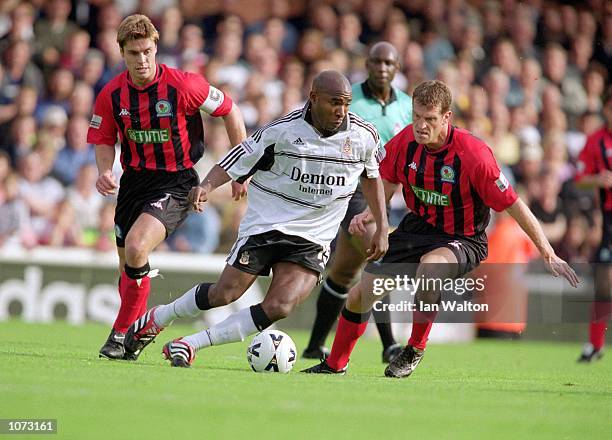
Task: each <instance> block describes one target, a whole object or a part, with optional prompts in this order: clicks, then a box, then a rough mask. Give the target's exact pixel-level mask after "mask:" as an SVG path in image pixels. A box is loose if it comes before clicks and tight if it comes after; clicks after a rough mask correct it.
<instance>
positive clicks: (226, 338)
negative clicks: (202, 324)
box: [182, 307, 258, 350]
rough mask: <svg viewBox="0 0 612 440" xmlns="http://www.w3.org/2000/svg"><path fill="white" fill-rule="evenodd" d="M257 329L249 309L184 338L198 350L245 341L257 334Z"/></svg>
mask: <svg viewBox="0 0 612 440" xmlns="http://www.w3.org/2000/svg"><path fill="white" fill-rule="evenodd" d="M257 331H258V330H257V327H256V326H255V323H254V322H253V318H252V317H251V308H250V307H247V308H246V309H242V310H240V311H239V312H237V313H234V314H233V315H230V316H228V317H227V318H226V319H224V320H223V321H221V322H219V323H218V324H215V325H213V326H212V327H210V328H208V329H206V330H203V331H201V332H199V333H196V334H194V335H189V336H185V337H184V338H182V339H183V340H184V341H185V342H187V343H188V344H189V345H191V346H192V347H193V348H195V349H196V350H199V349H200V348H204V347H209V346H211V345H223V344H229V343H230V342H238V341H244V338H245V337H246V336H249V335H252V334H253V333H257Z"/></svg>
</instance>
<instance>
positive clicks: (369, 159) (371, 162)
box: [365, 131, 385, 179]
mask: <svg viewBox="0 0 612 440" xmlns="http://www.w3.org/2000/svg"><path fill="white" fill-rule="evenodd" d="M375 133H376V136H374V135H373V134H372V133H371V132H369V131H368V132H367V133H366V136H367V137H366V161H365V172H366V176H367V177H368V179H376V178H377V177H378V176H379V175H380V173H379V171H378V168H379V164H380V162H381V161H382V160H383V159H384V157H385V149H384V148H383V147H382V145H380V137H378V133H377V132H375Z"/></svg>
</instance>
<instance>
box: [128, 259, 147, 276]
mask: <svg viewBox="0 0 612 440" xmlns="http://www.w3.org/2000/svg"><path fill="white" fill-rule="evenodd" d="M123 270H124V271H125V274H126V275H127V276H128V278H131V279H133V280H139V279H141V278H144V277H146V276H147V274H148V273H149V271H150V270H151V266H149V262H148V261H147V262H146V263H145V265H144V266H142V267H132V266H128V264H127V263H125V266H123Z"/></svg>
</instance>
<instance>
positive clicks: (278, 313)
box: [261, 300, 296, 322]
mask: <svg viewBox="0 0 612 440" xmlns="http://www.w3.org/2000/svg"><path fill="white" fill-rule="evenodd" d="M261 306H262V308H263V309H264V311H265V312H266V315H267V316H268V318H270V320H271V321H272V322H274V321H278V320H279V319H283V318H286V317H287V316H289V315H290V314H291V312H292V311H293V309H294V308H295V306H296V303H295V302H292V301H286V300H271V301H265V300H264V302H263V303H262V304H261Z"/></svg>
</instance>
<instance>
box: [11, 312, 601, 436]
mask: <svg viewBox="0 0 612 440" xmlns="http://www.w3.org/2000/svg"><path fill="white" fill-rule="evenodd" d="M107 332H108V329H107V328H106V327H102V326H98V325H87V326H84V327H72V326H69V325H66V324H60V323H58V324H52V325H29V324H23V323H21V322H5V323H0V363H1V365H2V366H1V367H0V396H1V397H0V418H56V419H58V435H57V436H49V437H43V438H62V439H64V438H66V439H69V438H70V439H105V440H106V439H114V438H117V439H118V438H122V439H142V438H152V439H157V438H201V439H216V438H245V439H259V438H287V439H299V438H308V439H312V438H317V439H323V438H325V439H326V438H330V439H331V438H333V439H338V438H369V439H378V438H385V439H386V438H415V439H420V438H435V439H445V438H449V439H460V438H470V439H473V438H486V437H488V438H495V439H503V438H509V439H510V438H511V439H516V438H542V439H544V438H546V439H555V440H557V439H574V438H575V439H585V438H607V436H608V435H610V428H611V427H612V422H611V421H610V417H609V416H610V408H611V404H612V356H610V357H609V358H605V357H604V359H603V360H602V361H600V362H598V363H595V364H592V365H577V364H576V362H575V360H576V357H577V355H578V352H579V347H578V346H577V345H576V344H560V343H559V344H550V343H536V342H510V341H502V342H476V343H472V344H461V345H432V346H430V347H429V349H428V351H427V353H426V356H425V358H424V360H423V362H422V363H421V365H420V366H419V368H418V369H417V370H416V372H415V373H414V375H413V376H412V377H411V378H409V379H404V380H395V379H387V378H385V377H383V369H384V366H383V364H382V363H381V362H380V344H379V343H378V342H377V341H374V340H362V341H360V342H359V344H358V345H357V348H356V350H355V352H354V354H353V357H352V361H351V365H350V368H349V373H348V375H347V376H345V377H340V376H319V375H306V374H300V373H299V372H298V371H299V370H300V369H302V368H305V367H308V366H310V365H313V364H314V362H313V361H311V360H303V359H299V361H298V362H297V364H296V366H295V368H294V370H293V371H292V372H291V373H290V374H289V375H282V374H256V373H253V372H252V371H251V370H250V368H249V366H248V363H247V361H246V354H245V353H246V347H247V345H248V340H247V341H245V342H243V343H239V344H229V345H225V346H221V347H213V348H212V349H207V350H202V351H200V352H199V353H198V356H197V358H196V361H195V363H194V366H193V367H192V368H191V369H171V368H170V367H169V364H168V362H166V361H164V360H163V359H162V357H161V354H160V351H161V348H162V345H163V343H165V342H166V341H167V340H169V339H171V338H174V337H177V336H180V335H183V334H185V333H191V330H190V329H188V328H185V327H179V326H172V327H170V328H169V329H167V330H166V331H164V332H163V333H162V334H161V335H160V336H159V337H158V341H157V343H156V344H152V345H150V346H149V347H147V349H146V350H145V352H144V353H143V355H141V357H140V360H139V361H138V362H136V363H134V362H121V361H108V360H104V359H98V356H97V350H98V348H99V346H100V345H101V344H102V342H103V341H104V340H105V338H106V336H107ZM290 334H291V336H292V337H293V339H294V340H295V342H296V344H297V347H298V351H299V352H301V349H302V348H303V347H304V345H305V342H306V337H307V335H306V333H304V332H297V331H292V332H290ZM249 340H250V339H249ZM0 437H1V438H2V439H4V438H9V437H11V438H12V437H13V436H7V435H1V436H0ZM14 438H19V439H24V438H28V436H24V435H19V436H14ZM32 438H41V437H40V436H35V437H32Z"/></svg>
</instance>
